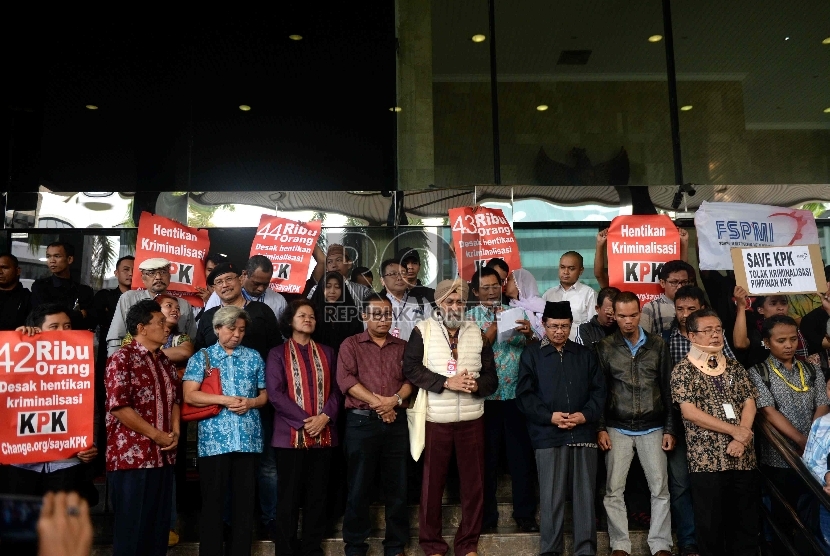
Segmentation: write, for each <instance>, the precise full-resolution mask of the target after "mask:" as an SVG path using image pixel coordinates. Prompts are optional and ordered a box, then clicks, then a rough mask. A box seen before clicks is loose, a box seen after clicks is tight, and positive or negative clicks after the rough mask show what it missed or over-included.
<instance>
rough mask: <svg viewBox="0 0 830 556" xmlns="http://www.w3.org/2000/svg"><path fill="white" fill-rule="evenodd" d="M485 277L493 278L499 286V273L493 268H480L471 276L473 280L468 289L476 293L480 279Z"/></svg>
mask: <svg viewBox="0 0 830 556" xmlns="http://www.w3.org/2000/svg"><path fill="white" fill-rule="evenodd" d="M485 276H495V277H496V280H497V281H498V282H499V284H501V276H499V273H498V272H496V269H495V268H492V267H489V266H482V267H480V268H479V269H478V270H476V273H475V274H473V279H472V281H471V282H470V288H471V289H474V290H475V291H478V289H479V286H480V285H481V279H482V278H483V277H485Z"/></svg>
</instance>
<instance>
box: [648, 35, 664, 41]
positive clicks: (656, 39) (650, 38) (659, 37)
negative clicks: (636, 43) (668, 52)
mask: <svg viewBox="0 0 830 556" xmlns="http://www.w3.org/2000/svg"><path fill="white" fill-rule="evenodd" d="M662 40H663V35H652V36H650V37H649V38H648V42H660V41H662Z"/></svg>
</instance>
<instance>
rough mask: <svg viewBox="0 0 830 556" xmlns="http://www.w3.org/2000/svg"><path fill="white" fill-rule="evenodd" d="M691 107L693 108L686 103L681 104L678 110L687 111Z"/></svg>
mask: <svg viewBox="0 0 830 556" xmlns="http://www.w3.org/2000/svg"><path fill="white" fill-rule="evenodd" d="M692 108H694V107H693V106H692V105H691V104H686V105H685V106H681V107H680V110H681V111H682V112H688V111H689V110H691V109H692Z"/></svg>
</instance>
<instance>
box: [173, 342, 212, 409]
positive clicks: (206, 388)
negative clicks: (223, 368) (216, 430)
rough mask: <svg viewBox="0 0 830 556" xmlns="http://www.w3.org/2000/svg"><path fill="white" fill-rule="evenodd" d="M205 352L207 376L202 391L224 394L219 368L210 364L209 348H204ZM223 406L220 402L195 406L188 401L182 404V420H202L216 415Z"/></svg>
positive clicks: (200, 388)
mask: <svg viewBox="0 0 830 556" xmlns="http://www.w3.org/2000/svg"><path fill="white" fill-rule="evenodd" d="M202 352H204V354H205V378H204V379H203V380H202V384H201V386H200V387H199V390H200V391H201V392H205V393H206V394H218V395H220V396H221V395H222V381H221V380H220V378H219V369H217V368H216V367H211V366H210V357H209V356H208V352H207V350H204V349H203V350H202ZM220 411H222V407H221V406H220V405H219V404H211V405H206V406H204V407H195V406H192V405H190V404H189V403H187V402H184V403H183V404H182V412H181V419H182V421H201V420H202V419H209V418H211V417H216V416H217V415H219V412H220Z"/></svg>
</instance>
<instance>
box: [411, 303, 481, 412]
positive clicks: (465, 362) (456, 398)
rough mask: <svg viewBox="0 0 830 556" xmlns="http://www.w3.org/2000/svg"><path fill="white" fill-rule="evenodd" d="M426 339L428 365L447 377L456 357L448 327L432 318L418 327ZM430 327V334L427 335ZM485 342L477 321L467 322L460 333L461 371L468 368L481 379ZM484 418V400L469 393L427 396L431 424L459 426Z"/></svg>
mask: <svg viewBox="0 0 830 556" xmlns="http://www.w3.org/2000/svg"><path fill="white" fill-rule="evenodd" d="M416 326H417V327H418V329H419V330H420V331H421V336H422V337H423V338H427V337H428V338H429V345H425V346H424V349H426V353H427V362H426V365H427V367H428V368H429V370H430V371H432V372H434V373H438V374H439V375H443V376H449V375H448V374H447V361H448V360H449V359H450V357H452V352H451V351H450V345H449V342H448V339H449V334H447V329H446V328H444V325H443V324H441V323H439V322H438V321H436V320H435V319H433V318H428V319H426V320H423V321H421V322H419V323H418V324H417V325H416ZM427 326H428V327H430V330H429V333H428V334H427V333H426V332H425V330H426V327H427ZM483 347H484V341H483V340H482V338H481V330H480V329H479V327H478V325H476V323H474V322H469V321H464V322H463V323H462V324H461V328H460V330H459V332H458V367H457V369H458V371H457V372H461V371H462V370H464V369H467V372H468V373H470V374H472V375H473V377H475V378H478V375H479V372H480V371H481V349H482V348H483ZM482 415H484V398H482V397H480V396H476V395H474V394H468V393H466V392H454V391H452V390H447V389H445V390H444V391H443V392H441V393H440V394H436V393H435V392H429V393H428V396H427V421H430V422H433V423H457V422H459V421H473V420H474V419H478V418H479V417H481V416H482Z"/></svg>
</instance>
